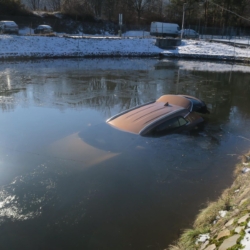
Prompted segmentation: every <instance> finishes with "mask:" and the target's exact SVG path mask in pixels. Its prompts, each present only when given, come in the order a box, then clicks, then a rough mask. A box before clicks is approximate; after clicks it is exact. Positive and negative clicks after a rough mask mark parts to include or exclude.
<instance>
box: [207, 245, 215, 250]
mask: <svg viewBox="0 0 250 250" xmlns="http://www.w3.org/2000/svg"><path fill="white" fill-rule="evenodd" d="M215 249H216V245H215V244H212V245H209V246H208V247H207V248H206V249H204V250H215Z"/></svg>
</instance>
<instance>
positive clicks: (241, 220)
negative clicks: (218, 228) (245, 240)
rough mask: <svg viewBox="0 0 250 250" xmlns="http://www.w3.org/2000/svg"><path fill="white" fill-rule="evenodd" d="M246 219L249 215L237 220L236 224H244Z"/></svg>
mask: <svg viewBox="0 0 250 250" xmlns="http://www.w3.org/2000/svg"><path fill="white" fill-rule="evenodd" d="M248 218H249V214H246V215H244V216H242V217H241V218H240V219H239V220H238V224H240V223H243V222H245V221H246V220H247V219H248Z"/></svg>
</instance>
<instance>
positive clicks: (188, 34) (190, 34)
mask: <svg viewBox="0 0 250 250" xmlns="http://www.w3.org/2000/svg"><path fill="white" fill-rule="evenodd" d="M181 33H182V38H199V33H197V32H196V31H195V30H191V29H183V30H180V31H179V36H180V37H181Z"/></svg>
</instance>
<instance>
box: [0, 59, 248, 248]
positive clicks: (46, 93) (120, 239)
mask: <svg viewBox="0 0 250 250" xmlns="http://www.w3.org/2000/svg"><path fill="white" fill-rule="evenodd" d="M249 79H250V69H249V68H248V67H244V66H239V65H238V66H237V65H228V64H222V63H212V62H210V63H206V62H193V61H171V60H162V61H159V60H157V59H94V60H56V61H50V60H48V61H35V62H19V63H17V62H15V63H13V62H12V63H11V62H9V63H8V62H5V63H2V64H1V65H0V107H1V110H0V120H1V126H0V185H1V189H0V194H1V195H0V244H1V249H87V250H97V249H100V250H104V249H105V250H106V249H107V250H111V249H112V250H113V249H114V250H123V249H124V250H127V249H133V250H140V249H142V250H144V249H153V250H158V249H164V248H166V247H167V245H168V244H170V243H171V242H173V240H175V239H176V238H177V237H178V235H179V233H180V232H181V231H182V230H183V229H185V228H187V227H189V226H190V225H191V224H192V222H193V220H194V217H195V215H196V213H197V212H198V211H199V210H200V209H201V208H203V207H204V206H205V204H206V202H207V201H209V200H210V201H211V200H214V199H216V197H218V195H219V194H220V193H221V191H222V190H223V189H224V188H226V187H227V186H228V185H230V184H231V182H232V172H233V168H234V164H235V163H236V162H237V161H238V159H237V158H238V157H239V155H240V154H242V153H244V152H246V151H248V149H249V146H250V130H249V127H250V109H249V107H250V98H249V96H250V81H249ZM167 93H171V94H189V95H193V96H196V97H198V98H201V99H203V100H204V101H205V102H206V103H207V105H208V107H209V109H210V111H211V114H210V115H206V116H205V124H204V127H203V128H202V129H201V130H198V131H194V132H193V133H190V134H173V135H167V136H164V137H160V138H144V137H140V136H134V135H130V134H126V133H123V132H119V131H117V130H115V129H112V128H111V127H109V126H107V125H106V123H105V121H106V119H107V118H109V117H110V116H112V115H115V114H116V113H118V112H120V111H123V110H125V109H127V108H130V107H133V106H135V105H138V104H142V103H145V102H148V101H151V100H154V99H157V98H158V97H159V96H161V95H163V94H167Z"/></svg>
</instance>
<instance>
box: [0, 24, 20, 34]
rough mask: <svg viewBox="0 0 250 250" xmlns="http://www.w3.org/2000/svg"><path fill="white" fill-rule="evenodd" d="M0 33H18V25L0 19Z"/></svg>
mask: <svg viewBox="0 0 250 250" xmlns="http://www.w3.org/2000/svg"><path fill="white" fill-rule="evenodd" d="M0 33H1V34H4V33H14V34H18V33H19V28H18V25H17V24H16V23H15V22H14V21H0Z"/></svg>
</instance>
